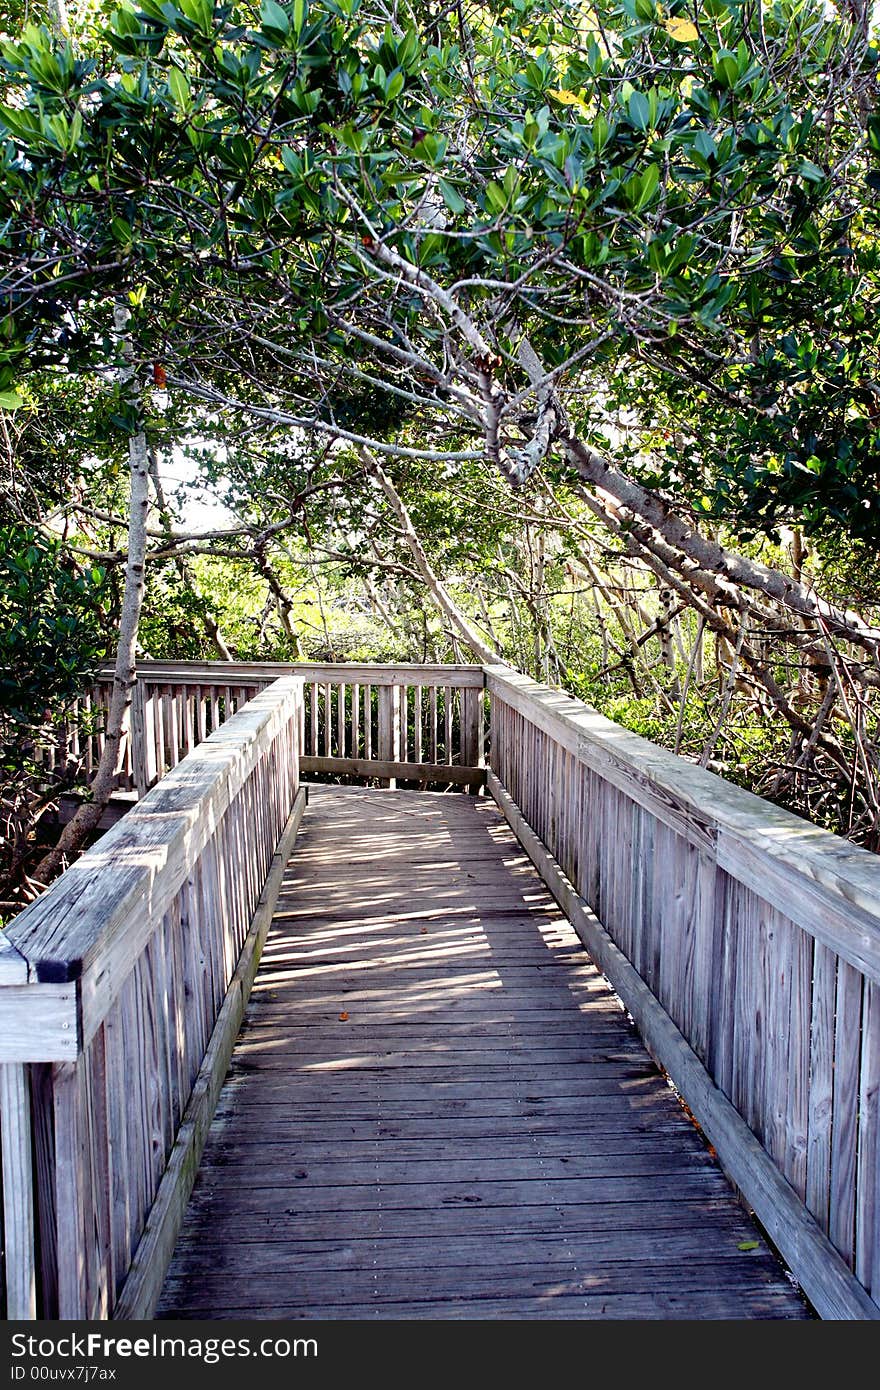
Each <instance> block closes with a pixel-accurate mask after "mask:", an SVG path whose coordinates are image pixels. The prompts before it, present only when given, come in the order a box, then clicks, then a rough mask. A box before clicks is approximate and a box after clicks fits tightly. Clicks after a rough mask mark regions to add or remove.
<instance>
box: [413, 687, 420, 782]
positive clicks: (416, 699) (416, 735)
mask: <svg viewBox="0 0 880 1390" xmlns="http://www.w3.org/2000/svg"><path fill="white" fill-rule="evenodd" d="M413 758H414V759H415V761H416V762H417V763H420V762H421V761H422V687H421V686H420V685H417V686H416V687H415V688H414V690H413Z"/></svg>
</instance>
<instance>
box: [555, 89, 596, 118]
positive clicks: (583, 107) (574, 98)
mask: <svg viewBox="0 0 880 1390" xmlns="http://www.w3.org/2000/svg"><path fill="white" fill-rule="evenodd" d="M550 96H551V97H553V99H554V101H558V102H559V103H560V105H561V106H576V107H577V108H578V110H579V111H583V113H584V115H589V111H590V108H589V107H588V106H587V103H586V102H585V101H584V99H583V97H579V96H578V94H577V92H566V91H565V90H564V89H563V88H560V89H559V91H556V92H551V93H550Z"/></svg>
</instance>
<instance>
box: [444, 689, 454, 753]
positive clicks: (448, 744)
mask: <svg viewBox="0 0 880 1390" xmlns="http://www.w3.org/2000/svg"><path fill="white" fill-rule="evenodd" d="M443 761H444V763H446V764H448V765H449V764H451V763H452V686H450V685H447V686H444V689H443Z"/></svg>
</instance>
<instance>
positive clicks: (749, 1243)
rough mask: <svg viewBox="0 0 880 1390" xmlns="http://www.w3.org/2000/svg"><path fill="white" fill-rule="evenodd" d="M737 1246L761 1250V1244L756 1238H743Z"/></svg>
mask: <svg viewBox="0 0 880 1390" xmlns="http://www.w3.org/2000/svg"><path fill="white" fill-rule="evenodd" d="M736 1248H737V1250H759V1249H760V1244H759V1242H758V1241H756V1240H741V1241H740V1243H739V1245H738V1246H737V1247H736Z"/></svg>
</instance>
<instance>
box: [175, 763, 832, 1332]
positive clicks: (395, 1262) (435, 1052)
mask: <svg viewBox="0 0 880 1390" xmlns="http://www.w3.org/2000/svg"><path fill="white" fill-rule="evenodd" d="M751 1240H757V1241H758V1248H757V1249H755V1250H752V1251H749V1252H744V1251H741V1250H740V1249H739V1246H740V1245H741V1244H742V1243H744V1242H750V1241H751ZM603 1307H604V1308H605V1309H606V1310H607V1309H612V1310H615V1311H611V1312H606V1314H605V1315H607V1316H617V1315H620V1316H633V1317H635V1316H644V1317H654V1318H660V1317H668V1316H673V1315H678V1316H685V1315H687V1316H691V1317H703V1316H726V1317H750V1316H756V1317H766V1316H773V1317H781V1318H788V1317H803V1316H805V1315H806V1309H805V1306H804V1304H803V1303H802V1302H801V1300H800V1299H799V1297H798V1295H797V1294H796V1293H795V1292H794V1290H793V1289H792V1288H791V1286H790V1284H788V1282H787V1280H786V1279H785V1278H784V1276H783V1275H782V1273H781V1270H780V1268H779V1266H778V1265H777V1264H776V1262H775V1260H774V1258H773V1257H772V1256H771V1254H770V1252H769V1250H768V1249H767V1247H766V1246H765V1245H764V1244H763V1242H762V1241H761V1239H760V1237H759V1236H757V1235H756V1233H755V1228H754V1227H753V1226H752V1225H751V1223H750V1222H749V1221H748V1219H747V1217H746V1216H745V1215H744V1213H743V1211H742V1209H741V1208H740V1206H739V1204H738V1203H737V1201H736V1199H735V1198H734V1196H733V1194H732V1192H731V1190H730V1188H729V1186H728V1185H727V1183H726V1182H725V1180H724V1178H723V1176H722V1175H721V1174H720V1172H719V1170H718V1168H717V1166H716V1165H715V1163H714V1162H713V1161H712V1159H711V1156H710V1155H709V1153H708V1151H707V1149H706V1148H705V1146H704V1145H703V1144H702V1142H701V1141H700V1139H699V1137H698V1135H697V1134H696V1132H695V1130H694V1129H693V1127H692V1126H691V1125H690V1124H689V1123H688V1121H687V1119H686V1118H685V1116H684V1114H683V1112H682V1110H681V1108H680V1107H679V1105H678V1103H677V1101H676V1100H675V1097H674V1096H673V1095H672V1093H671V1091H670V1090H669V1088H668V1086H667V1085H666V1083H665V1081H664V1080H663V1078H662V1077H661V1076H660V1074H659V1073H658V1072H657V1070H656V1068H655V1067H654V1066H653V1064H652V1063H651V1061H650V1059H649V1058H648V1056H647V1054H646V1053H645V1050H644V1048H643V1047H642V1046H641V1045H640V1043H639V1042H638V1039H637V1038H636V1036H635V1033H634V1030H633V1029H632V1026H631V1024H630V1023H629V1022H628V1020H627V1018H626V1016H625V1014H624V1012H623V1011H622V1009H621V1007H620V1004H619V1002H618V1001H617V1000H616V999H615V997H614V995H613V994H612V993H611V991H610V990H609V988H608V986H607V984H606V983H605V981H604V980H603V979H602V977H601V976H600V975H599V973H598V972H597V970H596V969H595V967H594V966H593V965H592V964H591V962H590V961H589V959H588V958H587V956H586V954H585V953H584V951H583V950H582V948H581V947H580V944H579V942H578V941H577V938H576V936H575V934H574V932H573V931H572V929H571V927H570V926H569V924H568V923H567V922H566V920H565V918H564V917H563V915H562V913H561V912H559V910H558V909H557V908H556V907H555V905H554V904H553V902H552V899H551V898H550V896H549V894H548V893H547V892H546V890H545V889H544V888H543V886H542V885H541V883H540V881H539V879H538V878H537V876H536V874H535V873H534V871H533V870H532V868H531V867H530V865H529V864H528V862H527V861H526V859H525V856H524V855H523V854H522V852H521V850H520V848H519V846H518V845H517V843H516V841H515V839H514V837H513V836H512V835H511V833H510V831H509V829H508V828H507V826H506V825H505V824H504V822H503V820H502V818H501V817H500V816H499V814H498V811H497V809H496V808H495V807H494V806H493V805H492V804H491V803H490V802H488V801H485V800H483V799H478V798H471V797H466V796H449V795H442V794H437V793H425V792H401V791H396V792H391V791H384V790H381V789H373V790H368V789H360V788H324V787H321V788H312V789H311V791H310V805H309V810H308V812H307V815H306V817H305V820H304V823H303V828H302V830H301V832H300V837H299V840H298V842H297V854H296V856H295V858H294V859H293V860H292V862H291V864H290V866H289V868H288V871H287V873H286V874H285V878H284V882H283V884H282V888H281V893H280V895H279V899H278V905H277V908H276V912H275V919H274V922H273V926H272V930H271V932H270V934H269V937H268V940H267V943H266V946H265V949H264V951H263V957H262V962H261V966H260V971H259V974H258V976H257V980H256V982H255V986H254V990H253V992H252V995H251V1001H250V1004H249V1006H248V1010H247V1014H246V1020H245V1024H244V1028H243V1031H242V1034H241V1038H240V1040H239V1042H238V1044H237V1046H236V1049H235V1053H234V1055H233V1061H232V1067H231V1070H230V1075H229V1079H228V1081H227V1084H226V1086H225V1087H224V1089H223V1092H222V1093H221V1097H220V1101H219V1105H218V1110H217V1116H216V1119H215V1121H214V1124H213V1125H212V1128H211V1133H210V1136H209V1138H208V1143H207V1145H206V1148H205V1152H204V1156H203V1160H202V1166H201V1170H200V1172H199V1175H198V1178H197V1180H196V1183H195V1187H194V1190H193V1196H192V1199H191V1202H190V1205H189V1209H188V1212H187V1215H186V1218H185V1221H184V1224H183V1228H182V1231H181V1237H180V1240H179V1243H178V1247H177V1251H176V1254H175V1257H174V1259H173V1261H172V1264H171V1267H170V1269H169V1274H168V1279H167V1281H166V1284H165V1288H164V1291H163V1294H162V1297H161V1300H160V1303H159V1309H158V1316H160V1317H214V1316H220V1317H222V1316H232V1315H233V1313H235V1312H237V1313H238V1314H239V1315H240V1316H243V1317H257V1318H260V1317H270V1316H273V1315H278V1316H282V1317H292V1318H298V1317H304V1316H308V1317H323V1316H326V1317H331V1318H346V1317H358V1318H371V1317H381V1318H384V1317H388V1318H398V1317H401V1318H403V1317H413V1316H420V1315H424V1316H429V1317H432V1318H460V1317H479V1316H483V1315H485V1316H492V1317H494V1316H523V1317H535V1318H537V1317H555V1316H560V1315H564V1316H567V1317H596V1316H601V1315H602V1314H601V1312H600V1310H601V1309H602V1308H603ZM673 1309H674V1310H676V1311H675V1312H674V1313H673V1312H671V1311H670V1310H673Z"/></svg>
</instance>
